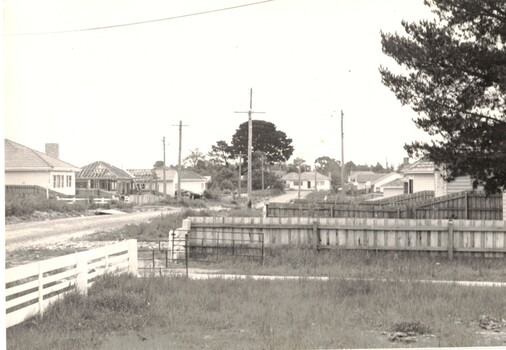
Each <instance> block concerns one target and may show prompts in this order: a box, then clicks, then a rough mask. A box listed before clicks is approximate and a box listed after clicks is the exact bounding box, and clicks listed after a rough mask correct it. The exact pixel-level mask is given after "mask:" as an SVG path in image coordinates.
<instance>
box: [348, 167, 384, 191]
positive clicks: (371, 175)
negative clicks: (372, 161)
mask: <svg viewBox="0 0 506 350" xmlns="http://www.w3.org/2000/svg"><path fill="white" fill-rule="evenodd" d="M383 175H385V174H380V173H375V172H372V171H351V172H350V175H349V176H348V182H350V183H352V184H353V186H355V188H356V189H357V190H363V189H365V188H366V187H368V186H369V188H372V184H373V182H374V181H376V180H378V179H379V178H381V177H383Z"/></svg>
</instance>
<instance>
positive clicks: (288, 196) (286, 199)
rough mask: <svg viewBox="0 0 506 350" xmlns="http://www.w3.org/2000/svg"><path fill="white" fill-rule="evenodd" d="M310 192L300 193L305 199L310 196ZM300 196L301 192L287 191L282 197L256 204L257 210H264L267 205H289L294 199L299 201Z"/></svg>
mask: <svg viewBox="0 0 506 350" xmlns="http://www.w3.org/2000/svg"><path fill="white" fill-rule="evenodd" d="M309 192H310V191H300V198H304V197H306V196H307V195H308V194H309ZM298 196H299V191H286V192H285V193H283V194H282V195H280V196H276V197H272V198H269V199H268V200H265V201H262V202H260V203H257V204H255V208H258V209H260V208H263V206H264V204H265V203H270V202H276V203H288V202H290V200H292V199H297V198H298Z"/></svg>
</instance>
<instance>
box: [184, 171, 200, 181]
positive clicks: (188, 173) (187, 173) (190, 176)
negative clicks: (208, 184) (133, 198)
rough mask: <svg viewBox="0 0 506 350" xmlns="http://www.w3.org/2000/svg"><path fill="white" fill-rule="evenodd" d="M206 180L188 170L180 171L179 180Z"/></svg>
mask: <svg viewBox="0 0 506 350" xmlns="http://www.w3.org/2000/svg"><path fill="white" fill-rule="evenodd" d="M205 179H206V178H205V177H203V176H201V175H199V174H197V173H194V172H193V171H190V170H181V180H205Z"/></svg>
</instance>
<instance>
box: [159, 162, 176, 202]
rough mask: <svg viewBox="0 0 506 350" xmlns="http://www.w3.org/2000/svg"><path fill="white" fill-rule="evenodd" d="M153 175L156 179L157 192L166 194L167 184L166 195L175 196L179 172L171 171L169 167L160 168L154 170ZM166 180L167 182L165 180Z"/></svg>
mask: <svg viewBox="0 0 506 350" xmlns="http://www.w3.org/2000/svg"><path fill="white" fill-rule="evenodd" d="M164 169H165V177H164ZM153 174H154V178H155V181H154V183H155V190H156V191H157V192H159V193H162V194H163V193H164V183H165V184H166V191H167V192H166V193H167V195H169V196H174V195H175V194H176V190H177V182H178V176H177V170H175V169H171V168H169V167H158V168H155V169H153ZM164 179H165V180H164Z"/></svg>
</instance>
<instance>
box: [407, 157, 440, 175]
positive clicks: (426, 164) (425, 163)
mask: <svg viewBox="0 0 506 350" xmlns="http://www.w3.org/2000/svg"><path fill="white" fill-rule="evenodd" d="M401 173H404V174H413V173H415V174H417V173H422V174H423V173H434V163H433V162H431V161H430V160H425V159H420V160H419V161H416V162H414V163H413V164H410V165H408V166H407V167H405V168H403V169H401Z"/></svg>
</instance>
